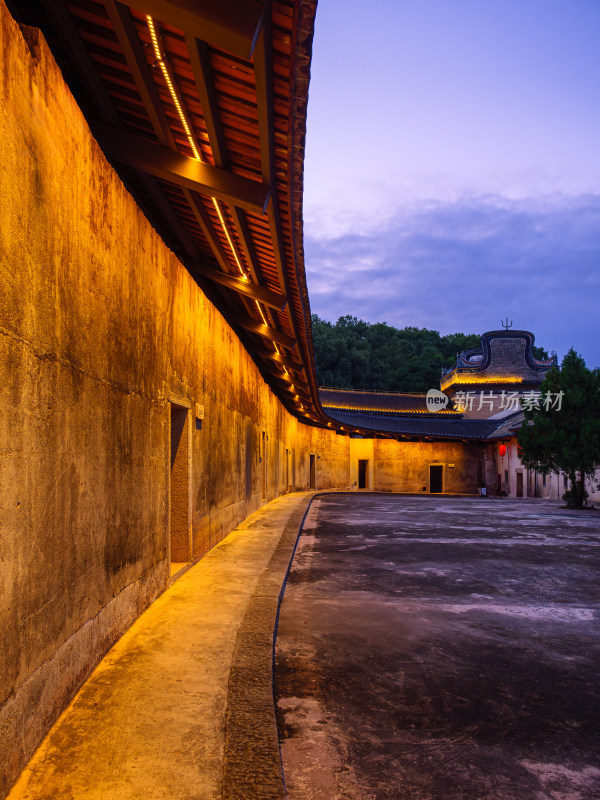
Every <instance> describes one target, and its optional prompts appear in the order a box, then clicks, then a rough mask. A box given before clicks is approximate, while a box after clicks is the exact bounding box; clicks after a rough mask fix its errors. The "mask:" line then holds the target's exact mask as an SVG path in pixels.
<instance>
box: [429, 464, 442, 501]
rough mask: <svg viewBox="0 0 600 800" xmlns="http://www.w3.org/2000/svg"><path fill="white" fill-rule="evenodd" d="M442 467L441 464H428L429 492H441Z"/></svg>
mask: <svg viewBox="0 0 600 800" xmlns="http://www.w3.org/2000/svg"><path fill="white" fill-rule="evenodd" d="M443 477H444V467H443V466H442V465H441V464H430V465H429V493H430V494H441V493H442V492H443V491H444V487H443Z"/></svg>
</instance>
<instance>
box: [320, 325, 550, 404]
mask: <svg viewBox="0 0 600 800" xmlns="http://www.w3.org/2000/svg"><path fill="white" fill-rule="evenodd" d="M312 326H313V341H314V346H315V360H316V362H317V381H318V383H319V386H330V387H336V388H340V389H373V390H375V391H380V392H426V391H427V390H428V389H435V388H439V385H440V375H441V369H442V367H451V366H452V365H453V364H454V363H455V361H456V354H457V353H459V352H461V351H462V350H469V349H471V348H475V347H479V344H480V337H479V336H478V335H476V334H474V333H473V334H468V335H467V334H464V333H451V334H449V335H448V336H440V334H439V333H438V331H430V330H428V329H427V328H402V329H398V328H394V327H392V326H391V325H387V324H386V323H385V322H377V323H374V324H371V323H369V322H364V321H363V320H360V319H357V318H356V317H351V316H346V317H340V318H339V319H338V321H337V322H336V323H335V324H334V323H331V322H326V321H325V320H322V319H320V318H319V317H318V316H317V315H316V314H313V316H312ZM534 354H535V355H536V357H537V358H547V357H548V354H547V353H546V352H545V351H544V350H542V348H534Z"/></svg>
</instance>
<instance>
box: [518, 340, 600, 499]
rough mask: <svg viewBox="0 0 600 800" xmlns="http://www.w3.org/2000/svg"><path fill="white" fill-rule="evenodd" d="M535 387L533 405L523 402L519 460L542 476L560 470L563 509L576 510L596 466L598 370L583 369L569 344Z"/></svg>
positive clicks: (599, 462)
mask: <svg viewBox="0 0 600 800" xmlns="http://www.w3.org/2000/svg"><path fill="white" fill-rule="evenodd" d="M540 390H541V392H542V397H541V398H540V402H539V407H537V408H536V407H535V405H533V404H526V403H524V404H523V407H524V414H525V422H524V424H523V425H522V426H521V428H520V430H519V433H518V436H517V440H518V444H519V454H520V457H521V461H522V462H523V464H524V465H525V466H526V467H528V468H529V469H535V470H537V471H538V472H541V473H542V474H548V473H549V472H564V473H566V474H567V475H568V476H569V482H570V488H569V489H568V491H567V492H565V494H564V496H563V497H564V499H565V500H566V502H567V505H568V506H569V507H573V508H581V507H582V506H584V505H585V504H586V501H587V493H586V491H585V478H586V477H588V476H589V477H591V476H593V475H594V472H595V471H596V470H597V469H598V467H600V370H599V369H593V370H591V369H588V368H587V367H586V365H585V361H584V360H583V358H582V357H581V356H580V355H578V353H576V352H575V351H574V350H573V348H571V349H570V350H569V352H568V353H567V355H566V356H565V357H564V359H563V363H562V367H561V369H560V370H559V369H552V370H550V372H548V373H547V375H546V377H545V379H544V381H543V383H542V385H541V387H540ZM559 406H560V407H559Z"/></svg>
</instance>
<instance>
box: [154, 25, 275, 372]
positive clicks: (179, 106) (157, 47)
mask: <svg viewBox="0 0 600 800" xmlns="http://www.w3.org/2000/svg"><path fill="white" fill-rule="evenodd" d="M146 23H147V25H148V30H149V32H150V38H151V40H152V46H153V48H154V55H155V57H156V63H157V64H158V65H159V66H160V69H161V72H162V74H163V77H164V79H165V83H166V84H167V88H168V90H169V93H170V95H171V99H172V100H173V104H174V105H175V109H176V110H177V114H178V116H179V119H180V121H181V124H182V125H183V129H184V131H185V135H186V137H187V140H188V143H189V145H190V147H191V149H192V152H193V154H194V157H195V158H196V160H197V161H200V162H201V163H205V162H204V159H203V158H202V155H201V153H200V150H199V148H198V146H197V144H196V141H195V139H194V136H193V135H192V131H191V128H190V126H189V124H188V121H187V118H186V116H185V112H184V110H183V106H182V104H181V102H180V100H179V96H178V94H177V90H176V89H175V85H174V83H173V81H172V80H171V76H170V75H169V70H168V68H167V64H166V62H165V60H164V58H163V56H162V52H161V49H160V45H159V42H158V36H157V34H156V28H155V26H154V20H153V18H152V17H151V16H150V15H149V14H146ZM211 200H212V203H213V206H214V208H215V211H216V212H217V216H218V218H219V222H220V223H221V228H222V230H223V233H224V234H225V238H226V239H227V242H228V244H229V248H230V250H231V253H232V255H233V258H234V260H235V263H236V265H237V268H238V269H239V271H240V274H241V275H242V278H243V279H244V280H245V281H248V282H251V281H250V276H249V275H248V274H247V273H246V271H245V270H244V268H243V266H242V263H241V261H240V258H239V256H238V254H237V250H236V248H235V245H234V243H233V240H232V238H231V235H230V233H229V229H228V227H227V224H226V222H225V218H224V217H223V212H222V211H221V207H220V205H219V202H218V200H217V198H216V197H211ZM254 303H255V305H256V308H257V310H258V313H259V314H260V317H261V319H262V322H263V325H266V326H267V327H269V322H268V320H267V318H266V315H265V313H264V311H263V309H262V307H261V305H260V303H259V302H258V300H254ZM273 346H274V347H275V351H276V352H277V353H278V354H279V355H282V353H281V350H280V349H279V347H278V345H277V344H276V343H275V342H273ZM283 371H284V373H285V374H286V375H289V372H288V370H287V368H286V367H285V366H284V367H283Z"/></svg>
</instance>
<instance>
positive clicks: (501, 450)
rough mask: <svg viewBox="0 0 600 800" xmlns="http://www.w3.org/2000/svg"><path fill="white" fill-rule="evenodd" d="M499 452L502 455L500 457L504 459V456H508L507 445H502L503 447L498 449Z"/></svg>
mask: <svg viewBox="0 0 600 800" xmlns="http://www.w3.org/2000/svg"><path fill="white" fill-rule="evenodd" d="M498 452H499V453H500V455H501V456H502V458H504V456H505V455H506V445H505V444H501V445H500V446H499V447H498Z"/></svg>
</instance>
